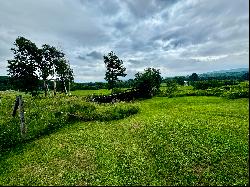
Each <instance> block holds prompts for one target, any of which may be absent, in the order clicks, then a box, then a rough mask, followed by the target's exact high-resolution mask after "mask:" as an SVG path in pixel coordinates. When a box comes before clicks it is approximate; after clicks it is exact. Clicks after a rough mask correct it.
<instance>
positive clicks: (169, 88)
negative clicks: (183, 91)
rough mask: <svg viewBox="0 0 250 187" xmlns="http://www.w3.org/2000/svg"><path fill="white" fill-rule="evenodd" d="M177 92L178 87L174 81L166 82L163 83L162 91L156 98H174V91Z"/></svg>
mask: <svg viewBox="0 0 250 187" xmlns="http://www.w3.org/2000/svg"><path fill="white" fill-rule="evenodd" d="M177 90H178V86H177V83H176V81H175V80H167V81H165V86H164V89H162V90H161V92H160V94H158V96H166V97H173V96H175V93H176V91H177Z"/></svg>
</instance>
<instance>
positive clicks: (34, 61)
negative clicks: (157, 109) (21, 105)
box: [7, 37, 74, 96]
mask: <svg viewBox="0 0 250 187" xmlns="http://www.w3.org/2000/svg"><path fill="white" fill-rule="evenodd" d="M14 45H15V47H14V48H11V50H12V52H13V54H14V58H13V59H11V60H8V66H7V67H8V72H9V73H8V75H9V76H10V83H11V85H13V87H14V89H18V90H20V91H24V92H29V93H31V94H32V95H37V94H38V90H39V80H42V81H43V90H44V93H45V96H47V92H48V81H50V80H53V81H54V94H56V81H58V82H60V83H61V85H62V87H63V89H62V91H63V92H65V93H67V88H66V85H67V84H69V83H70V82H72V81H73V80H74V75H73V70H72V69H71V68H70V64H69V62H68V60H66V58H65V54H64V53H63V52H62V51H60V50H58V49H56V48H55V47H53V46H50V45H48V44H44V45H42V47H41V48H38V47H37V46H36V44H35V43H33V42H31V41H30V40H28V39H26V38H24V37H18V38H17V39H16V40H15V42H14Z"/></svg>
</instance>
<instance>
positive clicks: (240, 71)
mask: <svg viewBox="0 0 250 187" xmlns="http://www.w3.org/2000/svg"><path fill="white" fill-rule="evenodd" d="M247 72H249V68H237V69H229V70H220V71H212V72H207V73H202V74H199V77H241V76H242V75H244V74H245V73H247Z"/></svg>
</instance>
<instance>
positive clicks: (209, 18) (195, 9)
mask: <svg viewBox="0 0 250 187" xmlns="http://www.w3.org/2000/svg"><path fill="white" fill-rule="evenodd" d="M248 7H249V1H246V0H237V1H228V0H220V1H217V0H202V1H201V0H145V1H141V0H125V1H122V0H105V1H99V0H76V1H69V0H54V1H50V0H43V1H32V0H22V1H18V0H12V1H2V2H1V7H0V74H1V75H6V66H7V61H6V60H7V59H10V58H12V57H13V54H12V53H11V51H10V48H11V47H13V43H14V40H15V39H16V38H17V37H18V36H24V37H26V38H28V39H30V40H31V41H33V42H35V43H36V44H37V45H38V46H41V45H42V44H44V43H47V44H50V45H54V46H56V47H58V48H60V49H62V50H63V51H64V52H65V54H66V55H67V57H68V59H69V61H70V63H71V65H72V67H73V70H74V72H75V76H76V77H75V79H76V80H77V81H101V80H104V74H105V67H104V63H103V59H102V56H103V55H104V54H107V53H108V52H110V51H111V50H113V51H114V52H115V53H116V54H117V55H118V57H119V58H120V59H122V60H123V61H124V65H125V66H126V67H127V73H128V75H127V78H133V76H134V74H135V73H136V72H137V71H143V69H144V68H145V67H156V68H160V69H161V72H162V75H163V76H170V75H171V76H174V75H185V74H188V73H192V72H207V71H213V70H220V69H230V68H238V67H239V68H240V67H248V61H249V47H248V46H249V9H248Z"/></svg>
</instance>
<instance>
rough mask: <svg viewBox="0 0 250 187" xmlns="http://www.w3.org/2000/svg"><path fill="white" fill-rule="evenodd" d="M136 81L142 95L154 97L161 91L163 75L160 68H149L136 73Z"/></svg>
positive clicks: (136, 86)
mask: <svg viewBox="0 0 250 187" xmlns="http://www.w3.org/2000/svg"><path fill="white" fill-rule="evenodd" d="M134 81H135V88H136V89H137V90H139V92H140V94H141V96H142V97H152V96H154V95H155V94H156V93H157V92H158V91H159V89H160V85H161V81H162V77H161V75H160V70H159V69H155V68H147V69H145V70H144V72H143V73H139V72H138V73H136V74H135V79H134Z"/></svg>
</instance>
